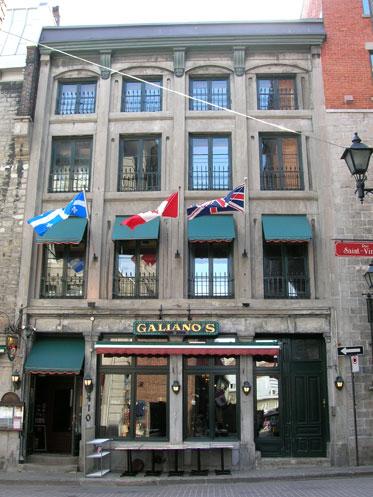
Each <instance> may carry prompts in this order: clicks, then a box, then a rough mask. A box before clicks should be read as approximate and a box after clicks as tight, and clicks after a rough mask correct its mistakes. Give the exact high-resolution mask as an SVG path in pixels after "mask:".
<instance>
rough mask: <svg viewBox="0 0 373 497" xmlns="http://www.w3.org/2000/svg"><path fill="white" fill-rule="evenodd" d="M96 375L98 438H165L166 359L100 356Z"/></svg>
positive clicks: (166, 405) (166, 409) (166, 418)
mask: <svg viewBox="0 0 373 497" xmlns="http://www.w3.org/2000/svg"><path fill="white" fill-rule="evenodd" d="M118 359H120V360H119V361H118ZM99 376H100V381H99V385H100V390H99V408H100V410H99V419H100V430H99V431H100V435H99V436H100V437H109V438H114V439H115V438H125V439H129V440H131V439H132V440H134V439H149V438H151V439H160V438H166V437H167V435H168V433H167V426H168V360H167V358H165V357H120V358H116V357H111V358H106V357H105V356H103V360H102V364H101V366H100V375H99Z"/></svg>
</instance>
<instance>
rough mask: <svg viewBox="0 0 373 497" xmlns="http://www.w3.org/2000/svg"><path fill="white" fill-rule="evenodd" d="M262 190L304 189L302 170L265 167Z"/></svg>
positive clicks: (262, 175) (262, 176)
mask: <svg viewBox="0 0 373 497" xmlns="http://www.w3.org/2000/svg"><path fill="white" fill-rule="evenodd" d="M260 179H261V189H262V190H303V182H302V176H301V172H300V171H299V170H296V171H281V170H274V169H265V170H264V171H262V174H261V178H260Z"/></svg>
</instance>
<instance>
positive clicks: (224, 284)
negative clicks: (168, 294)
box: [189, 242, 234, 298]
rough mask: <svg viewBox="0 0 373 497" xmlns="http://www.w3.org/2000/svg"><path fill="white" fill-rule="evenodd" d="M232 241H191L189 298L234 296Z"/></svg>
mask: <svg viewBox="0 0 373 497" xmlns="http://www.w3.org/2000/svg"><path fill="white" fill-rule="evenodd" d="M232 248H233V247H232V243H226V242H225V243H198V242H197V243H191V244H190V252H191V259H190V275H191V276H190V279H189V298H198V297H214V298H216V297H223V298H224V297H225V298H231V297H233V293H234V292H233V286H234V285H233V283H234V282H233V276H232V274H233V270H232V264H233V261H232Z"/></svg>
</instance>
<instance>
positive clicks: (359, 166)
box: [341, 133, 373, 203]
mask: <svg viewBox="0 0 373 497" xmlns="http://www.w3.org/2000/svg"><path fill="white" fill-rule="evenodd" d="M372 153H373V148H370V147H367V145H365V144H364V143H361V140H360V138H359V135H358V134H357V133H355V134H354V137H353V139H352V145H351V147H349V148H346V149H345V151H344V152H343V154H342V157H341V159H343V160H345V161H346V164H347V167H348V169H349V170H350V173H351V174H352V175H353V176H354V177H355V180H356V192H355V193H357V196H358V197H359V199H360V202H361V203H363V202H364V197H365V194H366V193H373V188H365V181H366V179H367V175H366V173H367V171H368V167H369V161H370V156H371V155H372Z"/></svg>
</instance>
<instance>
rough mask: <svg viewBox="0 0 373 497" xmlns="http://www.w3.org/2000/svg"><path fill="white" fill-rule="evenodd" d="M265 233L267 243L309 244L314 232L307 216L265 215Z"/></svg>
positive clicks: (263, 218)
mask: <svg viewBox="0 0 373 497" xmlns="http://www.w3.org/2000/svg"><path fill="white" fill-rule="evenodd" d="M262 222H263V233H264V239H265V241H266V242H308V241H309V240H311V239H312V230H311V226H310V223H309V221H308V219H307V216H306V215H304V214H300V215H273V216H272V215H263V216H262Z"/></svg>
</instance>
